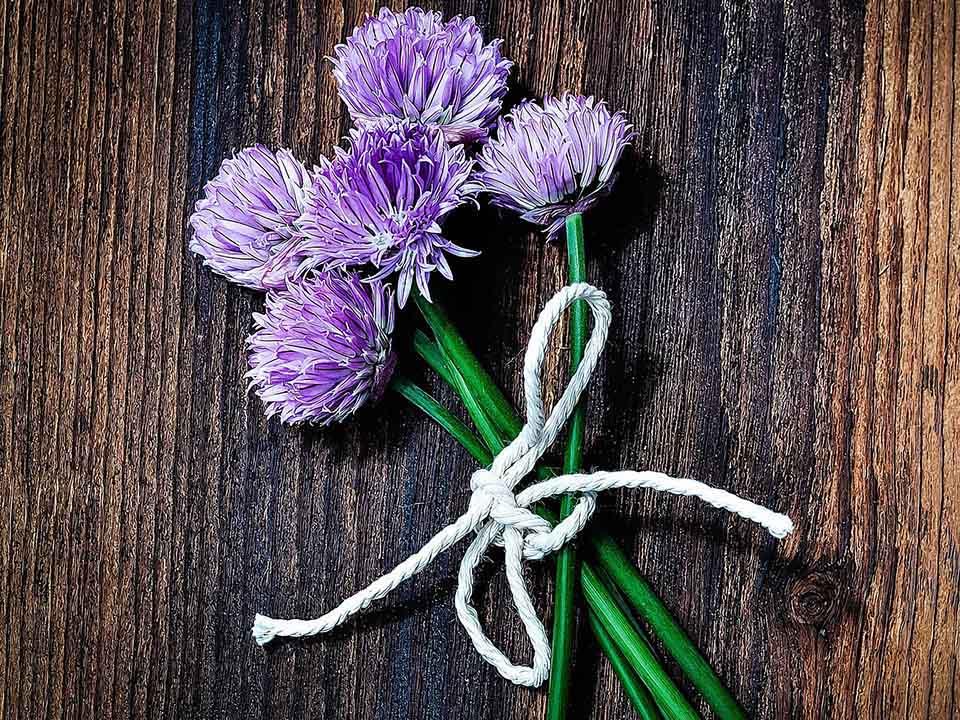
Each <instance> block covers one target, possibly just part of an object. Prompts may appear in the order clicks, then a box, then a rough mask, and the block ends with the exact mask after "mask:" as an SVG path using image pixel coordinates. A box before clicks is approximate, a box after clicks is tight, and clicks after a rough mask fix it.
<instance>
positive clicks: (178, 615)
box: [0, 0, 960, 720]
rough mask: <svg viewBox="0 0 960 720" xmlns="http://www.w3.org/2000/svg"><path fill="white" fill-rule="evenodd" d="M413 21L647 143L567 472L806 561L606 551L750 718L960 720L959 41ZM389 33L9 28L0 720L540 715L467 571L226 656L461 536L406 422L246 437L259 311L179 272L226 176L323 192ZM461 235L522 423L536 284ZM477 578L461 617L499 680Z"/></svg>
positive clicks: (78, 0)
mask: <svg viewBox="0 0 960 720" xmlns="http://www.w3.org/2000/svg"><path fill="white" fill-rule="evenodd" d="M430 6H431V7H435V8H436V9H441V10H443V11H444V12H445V13H447V14H453V13H464V14H473V15H475V16H476V17H477V19H478V21H479V22H480V23H481V25H482V26H483V27H484V28H485V29H486V31H487V32H488V33H489V35H490V36H491V37H494V36H496V37H503V38H504V40H505V43H504V48H505V51H506V52H507V53H508V54H509V55H510V56H511V57H512V58H513V59H514V60H515V61H516V64H517V68H516V71H515V75H514V80H515V84H516V92H515V93H514V95H515V96H516V97H517V98H519V97H522V96H525V95H528V94H529V95H543V94H547V93H555V92H559V91H563V90H571V91H578V92H587V93H592V94H595V95H598V96H601V97H603V98H605V99H607V100H608V101H609V102H610V103H611V105H613V106H615V107H617V108H623V109H624V110H626V111H627V112H628V114H629V115H630V118H631V120H632V121H633V123H634V124H635V126H636V129H637V132H638V140H637V152H636V153H635V155H634V156H633V157H632V158H631V159H630V161H629V162H628V163H627V165H626V166H625V172H624V174H623V177H622V178H621V182H620V183H619V186H618V189H617V191H616V193H615V194H614V196H613V197H612V198H611V199H610V200H609V202H608V204H607V205H606V206H605V208H604V209H603V210H598V212H596V213H594V214H593V215H591V216H588V218H587V235H588V239H589V271H590V276H591V278H593V279H594V280H595V282H597V283H598V284H599V285H600V286H602V287H603V288H604V289H605V290H606V291H607V292H608V293H609V295H610V297H611V299H612V300H613V302H614V304H615V320H614V326H613V332H612V339H611V343H610V346H609V347H608V351H607V357H606V363H605V367H604V369H603V371H602V372H601V374H600V375H601V376H600V377H599V378H597V379H596V381H595V384H594V386H593V388H592V390H591V397H590V412H589V418H590V420H589V432H588V448H589V462H590V463H591V464H596V465H598V466H603V467H610V468H616V467H634V468H648V467H650V468H657V469H661V470H664V471H667V472H671V473H675V474H683V475H689V476H693V477H698V478H701V479H703V480H705V481H708V482H711V483H714V484H717V485H720V486H723V487H726V488H729V489H730V490H732V491H734V492H737V493H740V494H744V495H746V496H748V497H751V498H755V499H757V500H759V501H762V502H765V503H768V504H772V505H774V506H776V507H777V508H779V509H782V510H785V511H787V512H789V513H790V514H791V515H792V516H793V517H794V518H795V519H796V520H797V521H798V532H797V534H796V535H795V536H793V538H792V539H790V540H789V542H787V543H786V544H784V545H777V544H775V543H773V542H772V541H768V540H765V539H763V538H761V537H760V535H759V534H758V533H756V532H754V531H752V530H750V529H748V528H746V527H744V526H743V524H742V523H737V522H730V521H729V520H728V519H727V518H726V517H724V516H722V515H720V514H717V513H714V512H709V511H705V510H703V509H701V508H699V507H697V506H695V505H693V504H691V503H685V502H683V501H681V500H679V499H677V498H673V497H669V498H667V497H655V496H651V495H639V494H627V493H624V494H621V495H619V496H617V497H616V498H614V499H611V500H607V501H606V503H605V510H604V513H603V515H602V517H600V518H598V520H597V522H598V523H603V524H604V525H606V526H607V527H609V528H610V529H611V530H612V531H613V532H614V533H615V534H617V535H618V536H619V537H620V538H621V539H622V540H623V541H624V543H625V544H626V546H627V547H628V548H629V549H630V551H631V552H632V553H633V555H634V557H635V558H636V560H637V562H638V564H639V566H640V567H641V568H642V570H643V571H644V573H646V574H647V575H648V576H649V577H650V578H651V579H652V580H653V581H654V584H655V585H656V587H657V588H658V589H659V590H660V591H661V594H662V595H663V597H664V598H665V599H666V601H667V604H668V605H669V606H670V607H671V608H672V609H673V610H674V611H675V612H676V613H677V615H678V616H679V617H680V618H681V620H682V622H683V624H684V625H685V627H686V628H688V630H689V631H690V633H691V634H692V635H693V637H694V638H695V639H696V640H697V641H698V643H699V644H700V645H701V647H702V648H703V649H704V650H705V652H706V653H707V655H708V656H709V657H710V659H711V661H712V662H713V663H715V665H716V667H717V668H718V670H719V672H720V674H721V676H722V677H723V678H724V679H725V681H726V682H727V683H728V684H729V686H730V687H731V689H732V690H733V691H734V694H735V695H736V696H737V697H738V698H739V699H740V700H741V701H742V702H743V704H744V705H745V707H746V708H747V709H748V710H749V712H750V714H751V715H752V716H754V717H760V718H811V719H813V718H826V717H829V718H854V717H856V718H862V717H868V718H928V719H934V718H936V719H939V718H950V717H956V716H958V715H960V710H958V707H960V700H958V698H957V689H956V687H957V680H958V679H960V676H958V669H957V654H958V645H960V622H958V610H960V587H958V585H960V551H958V541H960V517H958V516H960V475H958V471H957V467H958V463H960V353H958V350H960V323H958V320H957V319H958V318H960V292H958V289H960V275H958V273H960V269H958V268H960V240H958V238H960V193H957V194H956V195H955V190H957V189H958V188H960V184H958V181H957V179H956V178H955V177H954V175H953V170H954V167H955V166H956V165H957V161H958V158H957V155H956V151H955V144H956V142H960V137H958V130H957V127H956V123H955V112H956V110H957V108H958V100H957V85H958V82H960V78H958V75H957V58H958V48H957V42H958V20H957V12H956V7H955V5H954V4H953V3H952V2H950V0H944V1H943V2H924V1H919V2H906V1H904V2H901V1H900V0H876V1H872V0H871V2H868V3H867V4H866V5H863V4H860V3H857V2H843V1H841V0H814V1H813V2H809V3H798V2H794V1H793V0H788V1H787V2H785V3H782V4H781V3H777V2H772V1H769V2H768V1H760V0H758V1H757V2H746V3H744V2H735V1H734V0H707V2H702V3H701V2H692V1H691V2H687V3H674V2H667V1H665V0H644V1H643V2H639V3H635V2H633V1H632V0H594V1H591V0H549V1H548V2H535V1H534V0H517V1H515V2H497V1H495V0H463V1H460V2H449V3H439V4H437V3H430ZM373 9H374V5H373V4H371V3H368V2H359V1H355V0H349V1H347V2H342V3H341V2H327V1H326V0H318V2H316V3H311V2H305V1H304V0H291V1H290V2H271V1H270V0H241V1H240V2H234V3H229V4H224V5H221V4H219V3H217V2H214V1H213V0H196V1H195V2H193V3H191V2H184V3H173V2H165V1H164V0H145V1H144V2H138V3H133V2H128V1H127V0H111V1H110V2H103V3H101V2H96V1H95V0H64V1H63V2H62V3H57V2H43V1H42V0H7V2H5V3H4V4H3V5H2V6H0V45H2V53H0V243H2V253H0V282H2V286H0V325H2V329H3V333H2V341H0V342H2V344H0V619H2V632H0V717H3V718H9V719H11V720H14V719H16V720H27V719H31V720H32V719H33V718H51V719H52V718H88V717H98V718H107V719H109V718H126V717H150V718H205V719H209V718H233V717H244V718H251V719H253V718H286V717H331V718H333V717H338V718H340V717H343V718H436V719H441V718H450V717H457V718H463V719H464V720H482V719H485V718H490V719H493V718H501V717H511V718H531V719H532V718H539V717H542V715H543V709H544V698H545V696H544V694H543V692H534V691H529V690H525V689H518V688H514V687H511V686H508V685H507V684H506V683H505V682H504V681H503V680H501V679H500V678H499V677H498V676H497V675H496V674H495V672H494V671H492V670H491V669H490V668H489V667H487V666H486V665H484V664H482V662H481V661H480V660H479V659H478V658H477V657H476V656H475V655H474V653H473V652H472V650H471V648H470V646H469V641H468V640H467V639H466V637H465V636H464V634H463V633H462V632H461V631H460V629H459V626H458V625H457V624H456V619H455V615H454V612H453V609H452V598H451V593H452V588H453V583H454V574H455V567H456V565H455V563H456V561H455V559H454V558H452V557H449V558H443V559H441V560H440V561H439V562H438V563H437V564H436V566H435V568H433V569H432V570H430V571H429V572H427V573H425V575H424V576H422V577H421V578H420V579H419V580H418V581H417V582H415V583H414V584H412V585H410V586H409V587H405V588H403V589H402V590H401V591H400V592H399V593H398V594H397V597H396V598H395V599H393V600H391V601H389V602H387V603H385V604H384V605H383V608H382V609H381V610H379V611H378V612H375V613H373V614H371V615H369V616H368V617H366V618H364V619H363V620H362V621H361V622H359V623H357V624H356V625H353V626H350V627H348V628H346V629H344V630H343V631H340V632H337V633H335V634H334V635H332V636H330V637H327V638H324V639H322V640H319V641H311V642H306V643H302V644H301V643H288V644H279V645H278V646H277V647H274V648H271V649H269V650H267V651H266V652H264V651H262V650H260V649H258V648H257V647H256V646H254V645H253V643H252V642H251V641H250V638H249V625H250V622H251V618H252V616H253V614H254V612H256V611H258V610H263V611H267V612H272V613H277V614H291V615H313V614H316V613H317V612H319V611H321V610H323V609H325V608H328V607H329V606H331V604H332V603H334V602H335V601H337V600H339V599H340V598H341V597H342V596H343V595H344V594H345V593H347V592H349V591H352V590H353V589H356V588H358V587H360V586H361V585H363V584H365V582H367V581H368V580H370V579H372V578H373V577H375V576H377V575H378V574H379V573H380V572H381V571H382V570H383V569H384V568H386V567H388V566H391V565H392V564H393V563H394V562H396V561H398V560H400V559H401V558H403V557H405V556H406V555H407V554H408V553H409V552H411V551H412V550H414V549H415V548H417V547H418V546H419V545H420V543H421V542H422V541H424V540H425V539H426V538H427V537H429V536H430V535H431V534H432V533H433V531H434V530H435V529H436V528H438V527H440V526H441V525H442V524H443V523H444V522H445V521H446V520H447V519H448V518H450V517H451V516H452V515H453V514H454V513H456V512H457V511H458V510H460V509H461V508H462V507H464V505H465V503H466V490H465V488H466V482H467V479H468V470H467V468H468V467H469V465H470V463H469V460H468V458H467V457H466V456H465V454H464V453H463V452H462V451H460V450H459V449H457V448H456V447H455V446H454V445H453V444H452V442H451V441H449V440H448V439H447V438H446V437H444V436H443V435H442V434H441V433H440V432H439V431H438V430H437V429H435V428H434V427H432V426H431V425H429V424H428V423H427V422H426V421H424V420H423V419H422V418H420V417H419V416H417V415H416V414H415V413H414V412H412V411H411V410H409V409H407V408H406V407H404V406H403V405H402V404H401V403H400V402H399V401H398V400H393V399H388V400H387V401H385V402H384V403H383V404H382V405H381V406H380V407H379V408H378V409H376V410H374V411H370V412H367V413H365V414H363V415H362V416H361V417H360V418H358V419H357V422H355V423H352V424H350V425H348V426H345V427H342V428H336V429H332V430H329V431H323V432H320V431H315V430H306V431H298V430H290V429H286V428H281V427H280V426H279V425H277V424H276V423H273V422H266V421H265V420H264V419H263V414H262V410H261V407H260V406H259V405H258V403H257V401H256V400H255V399H253V398H251V397H250V396H248V394H247V393H246V392H245V389H244V388H245V383H244V382H243V380H242V374H243V372H244V367H245V357H244V350H243V339H244V335H245V333H246V332H247V330H248V329H249V327H250V313H251V312H252V311H253V310H255V309H257V308H258V307H260V306H261V303H262V300H261V298H260V297H258V296H257V295H255V294H253V293H250V292H247V291H243V290H240V289H238V288H236V287H233V286H229V285H227V284H226V283H224V282H223V281H222V280H220V279H219V278H216V277H213V276H212V275H210V274H209V273H208V272H206V271H203V270H201V269H200V268H199V265H198V263H197V261H196V260H195V259H194V258H193V257H191V256H190V254H189V253H188V252H187V251H186V249H185V248H186V239H187V238H186V228H187V218H188V216H189V213H190V209H191V207H192V203H193V202H194V201H195V200H196V198H197V197H198V194H199V192H200V188H201V187H202V184H203V183H204V182H205V181H206V180H207V179H208V178H210V177H211V176H212V175H213V174H214V173H215V172H216V168H217V167H218V165H219V163H220V162H221V161H222V159H223V158H224V157H226V156H227V155H228V154H229V153H230V152H231V151H232V150H233V149H235V148H238V147H242V146H244V145H247V144H250V143H252V142H254V141H260V142H264V143H267V144H270V145H274V146H278V145H284V146H289V147H291V148H292V149H293V150H294V151H295V152H296V153H298V154H299V155H300V156H301V157H304V158H306V159H308V160H314V159H316V158H318V157H319V156H320V155H321V154H322V153H324V152H327V151H329V148H330V147H331V145H332V144H333V143H335V142H336V141H337V139H338V138H339V137H340V136H341V135H342V134H343V133H344V131H345V129H346V128H347V127H348V118H346V116H345V113H344V110H343V108H342V106H341V105H340V103H339V102H338V100H337V98H336V93H335V87H334V84H333V80H332V78H331V76H330V73H329V67H328V66H327V65H326V64H325V63H324V60H323V58H324V56H325V55H327V54H329V53H330V52H331V50H332V48H333V46H334V45H335V44H336V43H337V42H338V41H340V40H341V39H342V38H343V37H344V36H345V34H346V33H348V32H349V31H350V29H351V28H352V27H353V26H354V25H355V24H356V23H357V22H358V21H359V20H360V19H361V18H362V17H364V15H365V14H366V13H368V12H370V11H371V10H373ZM450 231H451V232H452V233H456V234H457V235H458V237H461V238H463V239H464V241H465V242H467V243H468V244H473V245H475V246H477V247H480V248H481V249H483V250H485V253H484V255H483V256H482V257H481V258H480V259H478V260H474V261H470V262H463V263H460V264H459V265H458V266H457V270H458V274H459V279H458V281H457V282H456V283H455V284H454V285H452V286H450V287H448V288H445V292H444V296H445V298H446V300H447V302H448V303H449V305H450V306H451V307H452V309H453V311H454V313H455V314H456V315H457V317H458V318H459V319H460V320H461V322H462V323H463V325H464V326H465V328H466V329H467V331H468V333H469V335H470V336H471V337H472V338H473V339H474V342H475V345H476V347H477V348H478V350H479V351H480V352H481V354H482V355H483V357H484V359H485V360H486V361H487V362H488V364H489V365H490V366H491V367H492V369H493V370H494V372H495V374H496V376H497V377H498V378H500V379H501V380H502V381H503V382H504V383H505V385H506V386H507V387H508V388H509V389H510V390H511V392H512V393H513V394H514V395H516V394H517V392H518V390H519V387H518V365H517V362H518V358H519V354H520V353H521V351H522V349H523V347H524V344H525V341H526V337H527V334H528V330H529V327H530V325H531V323H532V321H533V319H534V317H535V315H536V313H537V311H538V310H539V308H540V307H541V306H542V304H543V303H544V302H545V301H546V299H547V298H548V297H549V296H550V295H551V294H552V293H553V291H554V290H555V289H556V288H558V287H559V286H560V285H561V284H562V282H563V275H564V272H563V264H562V259H563V256H562V250H561V249H560V248H558V247H551V246H545V245H544V244H543V243H541V242H540V241H539V240H537V239H536V238H535V237H534V236H533V235H532V234H530V233H529V232H528V229H527V228H525V227H523V226H522V225H521V224H519V223H518V222H517V221H516V220H514V219H513V218H510V217H507V216H505V215H500V214H498V213H496V212H494V211H491V210H489V209H484V210H483V211H481V214H480V222H478V221H477V220H476V219H474V218H473V217H460V218H455V219H454V220H453V221H452V222H451V227H450ZM491 308H495V310H496V311H495V312H491V311H490V309H491ZM560 367H562V363H561V362H559V361H558V362H557V365H556V367H555V373H554V374H555V378H556V380H557V381H559V380H560V375H561V373H560V371H559V368H560ZM442 397H444V399H445V400H447V401H450V400H451V398H450V397H449V396H447V395H443V396H442ZM489 575H490V583H489V587H488V590H487V591H486V592H485V598H484V606H485V610H484V616H485V619H487V620H493V621H494V622H495V624H496V625H497V627H496V629H495V630H494V635H495V637H496V638H497V639H500V640H503V641H504V642H505V643H506V645H507V647H508V648H509V651H510V652H511V653H513V654H514V655H518V654H522V653H524V652H525V651H526V650H525V647H524V645H523V642H522V640H521V635H520V633H519V629H518V628H517V627H516V626H515V625H514V624H512V623H511V621H507V622H505V623H501V622H500V617H501V614H500V613H499V612H497V611H496V607H497V606H498V605H499V604H502V603H503V602H505V600H506V595H505V588H504V586H503V583H502V578H500V577H499V576H497V575H496V574H495V573H493V571H492V569H491V571H490V572H489ZM549 575H550V573H549V572H544V571H541V570H539V569H538V570H536V571H535V572H534V573H532V577H534V578H535V584H536V586H537V589H538V595H539V597H540V598H541V604H542V605H543V606H544V607H545V608H546V607H548V606H549V581H548V578H549ZM577 683H578V687H579V688H581V691H578V692H577V693H576V694H575V696H574V697H575V703H576V707H575V711H574V716H575V717H589V718H597V719H603V720H609V719H612V718H627V717H630V716H631V713H630V710H629V706H628V704H627V702H626V699H625V698H624V697H623V695H622V693H621V692H620V690H619V688H618V686H617V684H616V681H615V679H614V678H613V675H612V673H611V672H610V669H609V668H608V667H607V665H606V664H605V662H604V661H602V659H600V658H598V656H597V651H596V648H595V647H594V646H593V645H592V643H591V642H590V640H589V638H588V637H586V636H585V635H584V636H582V637H581V643H580V650H579V653H578V668H577Z"/></svg>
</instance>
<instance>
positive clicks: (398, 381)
mask: <svg viewBox="0 0 960 720" xmlns="http://www.w3.org/2000/svg"><path fill="white" fill-rule="evenodd" d="M390 387H391V389H393V390H395V391H396V392H398V393H400V394H401V395H403V397H405V398H406V399H407V400H409V401H410V402H411V403H412V404H413V405H414V406H416V407H418V408H420V409H421V410H423V412H425V413H426V414H427V415H429V416H430V417H431V418H433V420H435V421H436V422H437V424H438V425H440V427H442V428H443V429H444V430H446V431H447V432H448V433H450V434H451V435H452V436H453V437H454V439H455V440H456V441H457V442H459V443H460V444H461V445H463V447H465V448H466V449H467V452H469V453H470V454H471V455H473V456H474V457H475V458H477V459H478V460H481V458H485V460H481V462H482V463H483V465H484V466H486V465H489V464H490V463H491V462H492V458H491V456H490V453H489V452H487V448H486V447H484V445H483V443H482V442H480V441H479V440H478V439H477V437H476V435H474V434H473V433H472V432H470V429H469V428H468V427H467V426H466V425H465V424H464V423H463V422H462V421H461V420H460V419H459V418H458V417H457V416H456V415H454V414H453V413H451V412H450V411H449V410H447V409H446V408H445V407H443V405H441V404H440V403H439V402H437V401H436V400H435V399H434V398H433V396H432V395H430V394H429V393H428V392H427V391H426V390H424V389H423V388H421V387H419V386H418V385H415V384H414V383H413V382H411V381H410V380H408V379H407V378H405V377H403V376H401V375H394V376H393V379H392V380H391V381H390Z"/></svg>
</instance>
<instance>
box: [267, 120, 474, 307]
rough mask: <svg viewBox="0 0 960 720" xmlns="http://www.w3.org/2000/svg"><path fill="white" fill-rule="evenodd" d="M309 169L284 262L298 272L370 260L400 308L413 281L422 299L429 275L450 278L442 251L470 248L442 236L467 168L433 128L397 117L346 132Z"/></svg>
mask: <svg viewBox="0 0 960 720" xmlns="http://www.w3.org/2000/svg"><path fill="white" fill-rule="evenodd" d="M334 152H335V155H334V158H333V159H332V160H324V161H323V162H322V163H321V165H320V167H318V168H317V169H316V172H315V174H314V178H313V185H312V187H311V189H310V193H309V195H308V197H307V202H306V209H305V211H304V214H303V215H302V216H301V218H300V219H299V221H298V222H297V229H298V235H299V238H298V240H297V241H296V242H294V243H292V244H291V246H290V248H289V255H290V258H289V259H285V260H284V262H289V261H292V260H293V259H294V258H295V259H296V260H298V261H299V262H300V269H301V271H305V270H308V269H310V268H312V267H316V266H320V267H323V268H326V269H329V268H337V267H347V268H355V267H360V266H363V265H368V264H370V265H373V266H374V267H375V268H377V272H376V274H375V275H373V279H383V278H386V277H388V276H390V275H397V299H398V301H399V303H400V305H401V307H402V306H403V305H404V303H405V302H406V300H407V297H408V295H409V294H410V289H411V287H412V284H413V281H414V280H416V282H417V286H418V287H419V288H420V291H421V292H422V293H423V294H424V295H425V296H427V297H428V298H429V297H430V293H429V288H428V283H429V279H430V274H431V273H432V272H433V271H434V270H437V271H439V272H440V274H441V275H443V276H444V277H446V278H448V279H449V278H451V277H452V272H451V270H450V266H449V264H448V263H447V259H446V256H445V254H446V253H449V254H450V255H458V256H461V257H470V256H473V255H476V254H477V253H476V252H475V251H473V250H467V249H466V248H462V247H459V246H458V245H455V244H453V243H452V242H450V241H449V240H447V239H446V238H445V237H444V236H443V234H442V232H441V229H440V225H439V223H440V221H441V220H442V219H443V218H444V216H445V215H447V213H449V212H450V211H451V210H453V209H454V208H455V207H457V206H458V205H460V204H462V203H464V202H465V201H467V200H469V199H471V198H472V197H473V196H472V194H470V193H468V192H467V191H466V189H465V187H464V186H465V184H466V181H467V179H468V178H469V176H470V171H471V169H472V167H473V163H472V161H471V160H468V159H467V157H466V155H465V153H464V150H463V147H462V146H460V145H453V146H451V145H447V143H446V142H445V141H444V139H443V134H442V133H441V132H440V131H439V130H437V129H436V128H432V127H427V126H424V125H416V124H412V123H409V122H402V123H400V124H399V125H393V126H391V125H387V124H382V123H381V124H377V125H373V126H371V127H369V128H367V129H364V130H354V131H352V132H351V142H350V147H349V149H347V150H344V149H342V148H337V149H336V150H335V151H334Z"/></svg>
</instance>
